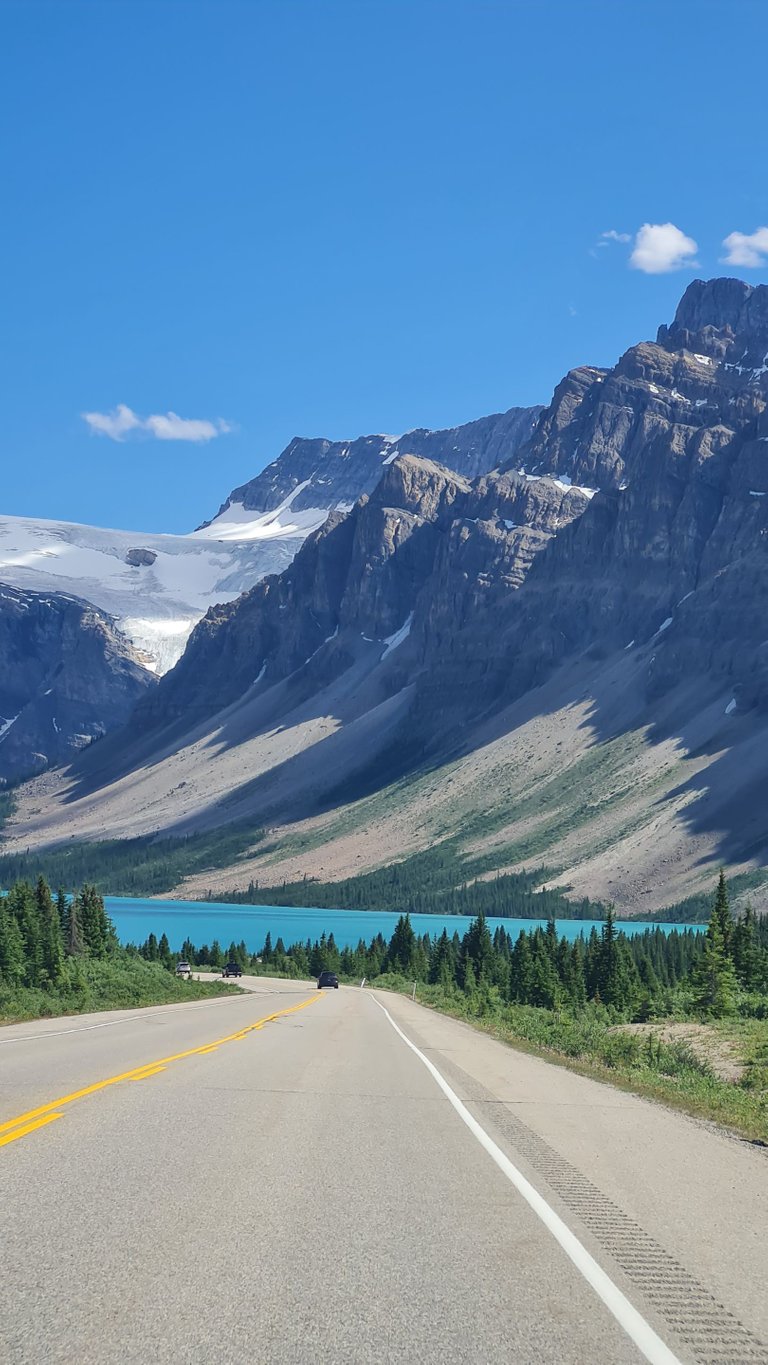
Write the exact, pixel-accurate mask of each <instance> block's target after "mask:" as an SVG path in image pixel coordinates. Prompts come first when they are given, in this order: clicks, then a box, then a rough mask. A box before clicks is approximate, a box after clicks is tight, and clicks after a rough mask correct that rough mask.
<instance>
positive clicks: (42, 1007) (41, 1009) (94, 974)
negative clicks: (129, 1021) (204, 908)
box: [0, 953, 237, 1024]
mask: <svg viewBox="0 0 768 1365" xmlns="http://www.w3.org/2000/svg"><path fill="white" fill-rule="evenodd" d="M236 993H237V987H236V986H230V985H227V984H225V983H224V982H218V981H217V982H212V983H209V982H203V981H184V980H182V979H179V978H177V977H175V976H173V975H172V974H171V972H169V971H167V970H166V969H165V967H162V966H161V965H160V964H159V963H156V962H145V961H144V959H143V958H138V957H133V956H131V955H129V954H124V953H119V954H117V955H116V956H115V957H114V958H106V959H104V960H102V961H94V960H89V959H76V958H70V959H68V960H67V962H65V964H64V972H63V975H62V978H61V980H60V981H59V982H58V984H57V985H56V986H55V987H51V988H46V989H45V990H43V989H41V988H39V987H29V986H17V987H10V986H7V985H3V984H2V983H0V1024H11V1023H16V1022H18V1021H19V1020H22V1019H49V1018H56V1017H57V1016H59V1015H62V1014H85V1013H89V1012H91V1011H97V1010H113V1009H134V1008H136V1007H138V1006H141V1005H165V1004H175V1003H180V1002H181V1001H185V1000H205V999H210V998H211V997H212V996H217V995H233V994H236Z"/></svg>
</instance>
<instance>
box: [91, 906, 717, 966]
mask: <svg viewBox="0 0 768 1365" xmlns="http://www.w3.org/2000/svg"><path fill="white" fill-rule="evenodd" d="M105 905H106V909H107V914H108V915H109V917H110V919H111V920H112V922H113V924H114V926H115V929H116V930H117V935H118V938H119V939H120V942H121V943H136V944H138V943H143V942H144V941H145V939H147V938H148V936H149V935H150V934H155V935H156V936H157V937H158V938H160V937H161V935H162V934H167V936H168V942H169V943H170V946H171V950H172V951H174V952H178V951H179V949H180V948H181V945H182V943H184V941H185V940H186V939H191V941H192V942H193V943H194V944H196V945H197V946H200V945H202V944H204V943H207V944H211V943H212V942H213V941H214V939H218V941H219V943H220V944H222V945H224V946H225V947H226V945H227V944H228V943H230V942H235V943H240V942H241V941H243V942H244V943H245V945H246V948H247V949H248V951H249V952H251V953H258V952H260V951H261V949H262V948H263V946H264V940H265V939H266V936H267V934H268V933H269V934H271V936H272V942H273V943H275V942H276V941H277V939H278V938H282V940H283V942H284V943H285V944H286V945H287V944H290V943H300V942H304V941H305V940H306V939H310V940H311V941H312V942H313V943H314V942H315V940H316V939H319V938H320V937H321V935H322V934H325V935H326V936H328V935H330V934H333V937H334V939H335V941H336V943H337V945H338V947H339V948H344V947H349V948H354V947H355V946H356V945H357V943H358V942H359V941H360V939H363V940H364V941H365V942H366V943H369V942H370V941H371V939H373V938H375V936H376V935H377V934H382V935H383V937H384V938H385V939H386V940H387V941H389V939H390V938H391V936H392V934H393V932H394V929H395V925H396V924H397V921H398V919H399V914H398V912H397V911H389V910H328V909H316V908H313V907H312V906H302V907H299V906H289V905H248V906H243V905H228V904H226V902H215V901H173V900H152V899H149V898H147V899H142V898H140V897H132V896H107V897H106V898H105ZM471 923H472V916H470V915H416V914H414V915H411V924H412V926H413V929H414V931H415V933H417V934H418V935H422V934H429V936H430V938H432V937H436V936H439V935H440V934H441V933H442V932H443V929H447V930H448V933H449V934H453V933H454V932H456V933H458V934H459V935H463V934H465V933H466V931H467V929H468V928H469V926H470V924H471ZM555 923H556V927H557V932H558V935H559V936H560V937H562V938H566V939H568V940H569V941H570V942H573V941H574V940H575V939H577V938H578V937H579V935H580V934H584V935H585V936H587V935H589V933H590V930H591V929H592V926H593V924H597V925H598V927H599V925H600V923H601V921H599V920H586V919H558V920H556V921H555ZM544 924H546V920H545V919H512V918H510V919H507V918H495V917H494V918H491V917H490V916H489V918H488V927H489V929H490V930H491V933H493V931H494V929H496V928H497V927H498V926H502V927H503V928H504V929H506V931H507V933H508V934H510V935H511V936H512V937H513V938H516V937H517V935H518V934H519V933H520V931H521V930H526V931H533V930H534V929H535V928H536V927H537V926H538V925H542V926H543V925H544ZM617 927H618V928H620V929H621V930H622V932H624V933H626V934H631V935H634V934H642V933H644V932H645V930H646V929H661V930H662V931H664V932H669V931H670V930H672V929H685V928H692V929H699V930H700V929H703V928H705V927H706V926H704V925H701V924H696V925H685V924H679V923H678V924H658V923H651V922H650V921H641V920H620V921H619V923H618V925H617Z"/></svg>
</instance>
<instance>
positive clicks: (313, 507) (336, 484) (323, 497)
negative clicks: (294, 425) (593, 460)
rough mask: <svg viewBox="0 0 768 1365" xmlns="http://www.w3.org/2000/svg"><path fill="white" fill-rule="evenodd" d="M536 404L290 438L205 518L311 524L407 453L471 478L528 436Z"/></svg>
mask: <svg viewBox="0 0 768 1365" xmlns="http://www.w3.org/2000/svg"><path fill="white" fill-rule="evenodd" d="M542 411H543V409H542V408H541V407H530V408H517V407H516V408H510V409H509V411H508V412H502V413H493V414H492V415H491V416H489V417H480V418H478V419H477V420H476V421H473V422H467V423H465V424H464V425H463V426H458V427H449V428H446V429H441V430H434V431H432V430H428V429H427V428H426V427H418V428H416V429H415V430H413V431H407V432H405V433H404V435H402V436H382V435H374V436H358V437H357V438H356V439H355V440H350V441H329V440H326V439H324V438H322V439H319V438H312V439H305V438H303V437H300V436H294V438H293V440H292V441H291V442H290V443H289V445H287V446H286V448H285V450H284V451H283V452H282V454H281V455H279V456H278V458H277V459H276V460H273V461H272V463H271V464H269V465H267V467H266V469H264V470H262V472H261V473H260V474H258V475H257V476H256V478H254V479H250V480H249V481H248V483H244V484H241V486H240V487H239V488H235V489H233V491H232V492H231V493H230V495H229V497H228V498H227V500H226V502H225V503H223V504H222V506H221V508H220V509H219V511H218V513H217V514H216V517H214V519H213V521H212V522H208V523H206V528H207V529H208V532H209V534H211V535H215V533H216V531H217V525H218V524H221V525H222V526H225V525H226V524H227V523H228V522H229V521H231V519H232V517H233V516H237V517H238V519H239V520H240V521H242V522H246V521H247V520H248V519H253V518H254V517H256V518H269V521H270V524H271V526H272V527H273V528H274V526H275V525H277V523H278V521H279V522H280V524H281V525H283V527H284V528H285V527H286V526H287V525H288V523H296V524H299V525H304V526H305V527H306V529H307V530H315V529H316V528H317V527H318V526H319V525H321V523H322V521H323V520H324V518H325V516H326V515H327V513H328V511H329V510H331V509H333V508H339V509H341V510H342V511H348V510H349V508H350V507H351V506H352V505H353V503H355V502H357V499H358V498H359V497H360V496H361V495H362V494H363V493H371V492H373V490H374V488H375V487H376V485H377V484H378V483H379V480H380V479H381V477H382V473H383V472H384V471H386V470H387V469H388V468H389V466H390V465H391V464H393V463H394V461H395V460H396V459H398V458H399V457H402V456H407V455H413V456H417V457H419V458H422V459H426V460H431V461H433V462H435V463H437V464H439V465H442V466H445V467H446V468H448V469H450V470H453V471H454V472H456V473H458V474H460V475H462V476H463V477H464V478H470V479H472V478H476V477H477V476H478V475H480V474H487V473H488V472H489V471H490V470H491V469H495V468H497V466H498V465H500V464H501V463H502V462H503V461H504V460H508V459H511V458H513V457H514V455H515V453H516V451H517V450H518V449H519V447H520V446H521V445H522V444H523V443H524V442H525V441H527V440H528V438H529V436H530V435H531V432H532V431H533V428H534V426H535V424H536V421H537V419H538V417H539V414H540V413H541V412H542Z"/></svg>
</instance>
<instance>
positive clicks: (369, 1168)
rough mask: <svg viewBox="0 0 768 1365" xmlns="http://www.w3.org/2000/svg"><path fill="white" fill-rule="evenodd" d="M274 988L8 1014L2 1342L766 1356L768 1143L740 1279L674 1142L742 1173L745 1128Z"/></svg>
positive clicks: (178, 1352)
mask: <svg viewBox="0 0 768 1365" xmlns="http://www.w3.org/2000/svg"><path fill="white" fill-rule="evenodd" d="M253 984H255V988H256V989H255V991H254V993H253V994H249V993H244V994H243V995H242V996H241V997H236V998H233V999H226V1000H222V1001H219V1002H211V1003H209V1002H205V1003H200V1004H190V1005H189V1006H171V1007H159V1008H158V1009H154V1010H140V1011H133V1012H131V1011H123V1012H119V1013H117V1014H113V1015H108V1016H90V1017H89V1018H87V1019H86V1018H83V1019H68V1020H49V1021H45V1022H42V1023H39V1024H34V1025H29V1024H27V1025H14V1026H13V1027H11V1028H7V1029H4V1030H3V1031H2V1032H0V1139H2V1138H3V1137H6V1138H9V1140H8V1141H7V1142H6V1143H5V1144H4V1145H3V1146H0V1360H2V1361H3V1362H5V1361H8V1362H9V1365H27V1363H28V1362H34V1365H38V1362H43V1361H46V1362H47V1361H55V1362H72V1363H73V1365H74V1363H75V1362H78V1363H79V1362H82V1363H83V1365H91V1363H93V1365H96V1363H98V1365H102V1363H103V1365H111V1363H112V1362H118V1361H119V1362H137V1365H138V1363H139V1362H141V1365H149V1362H156V1361H157V1362H161V1361H173V1362H179V1361H184V1362H186V1361H189V1362H193V1361H194V1362H206V1361H209V1360H210V1361H217V1362H220V1361H225V1362H233V1365H239V1362H243V1363H245V1362H253V1361H264V1362H272V1361H274V1362H293V1361H297V1362H298V1361H303V1360H305V1359H306V1358H307V1357H308V1356H314V1357H319V1358H320V1359H323V1360H332V1361H343V1362H358V1361H359V1362H366V1361H379V1362H381V1361H395V1360H397V1361H419V1362H421V1361H424V1362H437V1361H441V1362H443V1361H446V1362H450V1361H461V1362H477V1361H482V1362H496V1361H499V1362H501V1361H504V1362H510V1361H512V1362H525V1363H526V1365H528V1363H530V1365H534V1362H539V1361H541V1362H594V1361H601V1362H602V1361H604V1362H617V1363H622V1362H637V1361H642V1360H654V1361H658V1362H659V1363H660V1365H665V1362H666V1365H672V1362H674V1361H675V1360H680V1361H686V1362H687V1361H692V1362H693V1361H701V1362H704V1361H710V1360H719V1361H724V1360H726V1359H727V1360H729V1361H733V1362H736V1361H739V1362H741V1361H744V1362H746V1361H747V1360H750V1361H753V1362H754V1361H755V1360H764V1361H768V1353H763V1348H762V1346H761V1344H760V1339H759V1337H760V1333H761V1332H763V1331H764V1329H765V1327H766V1325H767V1324H766V1323H765V1321H764V1312H765V1310H764V1308H761V1306H760V1303H761V1301H762V1295H761V1294H760V1293H758V1292H755V1293H754V1294H751V1292H750V1291H749V1289H748V1288H747V1289H745V1288H744V1286H743V1282H744V1280H745V1278H749V1277H750V1276H754V1280H755V1285H756V1286H758V1284H760V1285H762V1284H764V1283H765V1269H766V1267H765V1246H764V1238H762V1237H761V1238H759V1239H758V1237H757V1236H756V1237H755V1240H754V1242H752V1241H751V1240H750V1237H751V1231H752V1228H753V1227H754V1229H755V1232H756V1233H757V1230H758V1228H760V1227H761V1226H762V1228H763V1230H764V1224H761V1222H760V1219H761V1214H763V1213H764V1212H765V1204H764V1197H765V1190H764V1182H765V1169H766V1167H765V1162H764V1160H763V1157H762V1154H756V1153H754V1152H752V1151H749V1150H747V1149H745V1148H744V1146H743V1145H742V1144H736V1143H731V1144H730V1146H731V1147H732V1149H733V1164H732V1165H731V1166H730V1167H727V1168H726V1167H725V1166H723V1174H722V1180H723V1181H724V1180H726V1178H727V1179H728V1180H729V1182H730V1185H732V1186H734V1187H735V1186H737V1185H738V1184H739V1181H743V1180H744V1179H748V1180H749V1181H750V1182H751V1185H752V1188H751V1189H750V1190H746V1189H744V1190H742V1192H741V1193H740V1194H737V1195H734V1189H733V1188H731V1189H729V1190H726V1189H725V1187H723V1188H722V1189H717V1188H716V1189H715V1190H714V1194H713V1196H712V1197H710V1201H709V1207H710V1217H709V1226H710V1227H711V1228H714V1230H715V1232H716V1234H717V1236H719V1237H721V1238H722V1237H723V1236H725V1235H726V1233H725V1232H724V1230H723V1228H721V1227H720V1226H719V1222H718V1220H720V1219H724V1218H725V1216H726V1207H727V1205H728V1204H730V1207H731V1210H732V1211H735V1212H736V1213H737V1214H738V1215H740V1216H741V1217H742V1218H743V1219H745V1220H746V1221H745V1222H743V1223H742V1227H741V1229H740V1238H741V1243H740V1244H741V1245H742V1246H744V1249H745V1253H747V1254H748V1256H749V1264H748V1265H747V1264H746V1257H745V1266H744V1267H743V1270H742V1273H741V1274H740V1275H739V1274H736V1273H734V1274H733V1275H729V1274H728V1273H724V1272H722V1271H721V1272H720V1273H719V1275H718V1274H716V1273H715V1272H714V1271H711V1272H710V1271H708V1265H707V1262H706V1255H704V1256H702V1254H701V1251H697V1250H696V1244H697V1242H700V1241H701V1238H700V1237H699V1236H698V1231H697V1227H696V1224H697V1221H698V1220H700V1219H703V1211H702V1212H701V1213H696V1214H694V1215H692V1218H691V1230H690V1233H681V1235H679V1236H678V1235H677V1233H676V1232H675V1227H674V1225H673V1226H672V1227H670V1226H669V1223H668V1221H665V1214H664V1212H663V1207H666V1208H667V1213H668V1205H669V1199H668V1198H667V1197H666V1195H665V1194H664V1189H665V1186H666V1184H667V1183H668V1177H667V1175H665V1174H664V1170H663V1162H664V1160H666V1156H667V1155H669V1153H667V1154H665V1153H664V1152H662V1151H659V1152H658V1153H657V1156H658V1158H659V1163H660V1165H659V1170H658V1172H657V1176H656V1183H657V1186H658V1191H659V1195H660V1196H661V1197H660V1198H657V1199H655V1198H649V1197H648V1193H647V1192H648V1190H649V1189H650V1188H651V1187H652V1183H653V1181H652V1179H651V1180H649V1174H648V1170H647V1163H648V1159H649V1153H648V1151H647V1143H648V1141H649V1140H650V1139H651V1138H652V1139H653V1141H654V1142H656V1141H661V1142H663V1141H665V1140H666V1139H669V1141H670V1142H673V1143H678V1142H679V1140H680V1137H681V1135H682V1136H683V1137H684V1138H687V1139H688V1141H689V1144H690V1146H689V1153H688V1158H689V1173H690V1157H691V1151H692V1155H693V1160H694V1163H695V1162H696V1161H697V1160H698V1161H700V1162H701V1161H704V1162H705V1163H706V1161H707V1160H709V1161H710V1162H711V1163H712V1166H711V1169H710V1168H709V1167H707V1172H706V1173H707V1175H708V1176H709V1177H710V1178H714V1177H713V1171H715V1169H716V1167H717V1162H718V1160H719V1159H720V1155H721V1153H720V1148H719V1147H717V1144H718V1143H725V1142H726V1140H725V1139H723V1138H720V1137H719V1136H718V1135H713V1134H710V1133H708V1132H707V1131H706V1130H704V1129H703V1128H702V1127H701V1126H700V1125H695V1124H693V1123H691V1122H690V1121H688V1120H685V1119H680V1118H678V1117H676V1116H674V1115H670V1114H668V1113H667V1112H666V1111H664V1110H661V1109H658V1108H656V1107H654V1106H650V1105H645V1104H643V1102H642V1101H639V1100H635V1099H634V1098H633V1097H631V1096H626V1095H621V1094H619V1093H618V1092H614V1091H611V1090H608V1089H606V1088H605V1087H603V1086H597V1085H595V1083H593V1082H589V1081H586V1080H584V1079H583V1078H581V1077H578V1076H572V1075H570V1074H569V1073H565V1072H562V1071H560V1070H558V1069H556V1068H553V1067H551V1066H548V1065H547V1064H545V1063H543V1062H539V1061H537V1060H536V1059H532V1058H529V1057H524V1056H521V1055H520V1054H517V1053H515V1052H513V1051H512V1050H510V1049H508V1048H504V1047H503V1046H502V1045H500V1044H497V1043H495V1042H493V1041H492V1040H489V1039H487V1038H484V1037H483V1036H482V1035H478V1034H476V1033H475V1032H474V1031H472V1030H469V1029H467V1028H466V1027H465V1026H462V1025H460V1024H458V1023H456V1022H455V1021H452V1020H447V1019H444V1018H441V1017H440V1016H435V1015H432V1014H431V1013H428V1012H426V1011H423V1010H420V1009H419V1007H418V1006H414V1005H412V1004H411V1003H410V1002H408V1001H403V1000H401V999H399V998H396V997H391V996H385V995H384V994H377V996H375V995H374V994H369V993H368V992H360V991H354V990H347V989H342V990H339V991H329V992H323V993H321V992H318V991H317V990H315V989H314V987H313V985H312V984H311V983H310V984H305V983H295V982H288V981H265V980H263V979H262V980H259V981H256V982H255V983H253ZM382 1005H384V1006H386V1011H388V1013H387V1012H385V1010H384V1009H382V1008H381V1006H382ZM430 1068H432V1069H430ZM105 1082H106V1084H105ZM558 1111H559V1117H558ZM53 1114H56V1115H59V1116H60V1117H56V1118H53V1117H51V1116H52V1115H53ZM39 1120H48V1121H46V1122H42V1123H40V1126H38V1127H31V1125H32V1124H35V1123H37V1122H38V1121H39ZM644 1123H645V1125H646V1127H645V1128H643V1124H644ZM648 1125H650V1126H648ZM654 1125H656V1126H657V1127H658V1125H661V1126H660V1127H659V1128H658V1133H657V1132H656V1128H655V1127H654ZM25 1127H28V1128H29V1131H27V1132H25V1133H24V1135H22V1136H18V1134H19V1133H20V1131H21V1129H22V1128H25ZM590 1131H591V1140H590V1139H589V1138H588V1137H587V1135H588V1134H589V1133H590ZM14 1135H16V1136H14ZM633 1135H634V1136H633ZM617 1141H625V1143H626V1144H627V1146H626V1150H625V1152H624V1161H623V1162H622V1160H621V1159H620V1156H619V1154H617V1150H616V1145H617ZM633 1143H634V1144H635V1147H633ZM707 1143H709V1144H710V1145H711V1144H715V1146H713V1147H711V1150H710V1149H709V1148H708V1147H707ZM537 1144H538V1145H537ZM635 1148H637V1150H635ZM640 1148H642V1149H643V1151H644V1154H645V1163H646V1168H645V1169H644V1168H643V1167H642V1166H641V1164H639V1163H637V1157H638V1155H639V1150H640ZM601 1152H602V1156H601ZM708 1152H709V1155H707V1153H708ZM633 1162H635V1163H636V1166H635V1170H634V1173H633ZM558 1163H559V1165H558ZM671 1166H672V1170H671V1172H670V1174H669V1183H674V1182H679V1161H678V1158H677V1156H676V1155H675V1153H674V1152H672V1153H671ZM726 1170H727V1171H728V1176H727V1177H726V1174H725V1172H726ZM564 1171H565V1176H564V1174H563V1172H564ZM622 1171H623V1174H622ZM761 1180H762V1182H763V1187H761V1184H760V1182H761ZM689 1183H690V1190H691V1192H693V1190H694V1182H693V1180H690V1181H689ZM585 1190H586V1191H587V1194H586V1195H585ZM589 1190H592V1191H594V1194H595V1195H596V1196H597V1199H598V1205H595V1207H594V1208H593V1209H592V1215H593V1216H592V1218H591V1221H590V1206H589ZM569 1191H570V1193H569ZM761 1199H762V1200H763V1203H762V1204H761ZM585 1200H586V1203H585ZM600 1200H602V1201H603V1202H602V1204H600V1203H599V1201H600ZM537 1201H539V1202H538V1203H537ZM593 1202H594V1201H593ZM672 1206H673V1207H674V1201H672ZM595 1209H597V1213H596V1214H595ZM611 1210H613V1223H611ZM622 1218H623V1219H624V1223H622V1221H621V1220H622ZM628 1229H629V1231H628ZM633 1230H634V1232H633ZM633 1235H634V1239H635V1240H634V1242H633V1241H632V1238H633ZM622 1237H623V1238H624V1239H625V1241H624V1242H622ZM569 1238H570V1239H571V1242H569V1241H568V1239H569ZM643 1238H645V1242H643ZM627 1239H628V1240H627ZM657 1239H663V1240H657ZM571 1243H572V1244H571ZM670 1243H671V1245H670ZM721 1249H722V1250H723V1251H724V1253H725V1255H726V1256H727V1255H728V1252H729V1249H730V1247H729V1245H725V1247H723V1244H722V1241H721ZM665 1256H666V1257H667V1260H664V1257H665ZM660 1258H661V1259H660ZM714 1259H715V1258H714V1257H713V1260H714ZM654 1262H655V1265H656V1269H657V1270H658V1271H660V1274H661V1277H662V1278H666V1279H667V1280H668V1281H669V1284H670V1292H672V1293H673V1294H674V1292H677V1294H678V1298H679V1297H680V1296H682V1303H683V1309H682V1310H681V1309H680V1308H679V1306H678V1305H677V1300H676V1299H675V1300H674V1301H673V1299H671V1298H670V1296H669V1294H667V1296H666V1297H663V1296H662V1297H660V1295H659V1294H658V1293H655V1294H654V1288H653V1286H654V1282H655V1281H658V1279H659V1275H656V1276H655V1279H654V1273H653V1269H654ZM670 1266H671V1267H673V1269H670ZM633 1267H634V1268H633ZM594 1271H596V1272H597V1277H598V1279H597V1281H596V1279H595V1274H594ZM641 1272H642V1273H641ZM643 1275H645V1279H643ZM675 1275H676V1276H677V1280H676V1281H675V1280H674V1277H675ZM600 1276H602V1277H603V1279H602V1280H600V1279H599V1277H600ZM681 1276H682V1279H681V1278H680V1277H681ZM590 1277H591V1278H590ZM686 1277H687V1278H686ZM673 1281H674V1282H673ZM739 1281H740V1282H741V1288H739ZM703 1282H704V1283H703ZM676 1286H677V1287H676ZM691 1286H693V1289H692V1288H691ZM657 1287H658V1286H657ZM699 1292H701V1293H703V1295H704V1298H703V1299H701V1301H699V1300H697V1299H696V1295H697V1294H698V1293H699ZM694 1300H696V1301H695V1302H694ZM723 1300H727V1302H723ZM685 1303H688V1304H689V1306H690V1308H691V1313H689V1314H688V1316H687V1317H686V1314H685V1311H684V1309H685ZM670 1305H672V1306H671V1307H670ZM633 1314H634V1317H633V1316H632V1315H633ZM694 1319H696V1321H697V1323H698V1326H699V1327H701V1328H702V1330H704V1336H701V1333H700V1334H699V1336H698V1337H697V1336H696V1330H698V1327H696V1330H694V1328H695V1326H696V1325H695V1324H694V1325H693V1326H692V1323H694ZM728 1332H730V1334H731V1335H730V1338H728V1337H727V1334H728ZM723 1350H728V1351H729V1352H730V1354H728V1355H724V1354H723V1353H722V1352H723ZM705 1351H708V1352H709V1354H706V1353H705ZM717 1351H719V1352H720V1354H715V1353H716V1352H717ZM737 1351H738V1352H741V1354H737V1353H736V1352H737ZM665 1353H666V1354H665Z"/></svg>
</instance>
